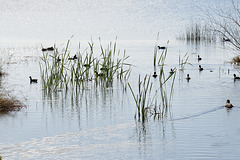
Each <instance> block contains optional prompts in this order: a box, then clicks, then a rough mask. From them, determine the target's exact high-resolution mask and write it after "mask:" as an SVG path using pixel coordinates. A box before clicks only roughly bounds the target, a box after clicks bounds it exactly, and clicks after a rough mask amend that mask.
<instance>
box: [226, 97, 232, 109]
mask: <svg viewBox="0 0 240 160" xmlns="http://www.w3.org/2000/svg"><path fill="white" fill-rule="evenodd" d="M225 107H226V108H232V107H233V105H232V104H231V103H230V100H229V99H228V100H227V102H226V104H225Z"/></svg>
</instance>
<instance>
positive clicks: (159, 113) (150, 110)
mask: <svg viewBox="0 0 240 160" xmlns="http://www.w3.org/2000/svg"><path fill="white" fill-rule="evenodd" d="M155 48H156V46H155ZM157 57H159V58H158V59H157ZM166 58H167V49H166V50H165V51H163V52H162V53H161V55H159V56H158V55H156V52H155V50H154V62H156V61H157V62H158V66H159V67H160V68H159V70H160V71H159V79H158V82H159V83H158V84H157V86H158V87H157V89H153V85H154V84H153V82H151V76H150V75H145V76H144V78H143V80H141V77H140V75H139V78H138V85H137V91H136V92H134V90H133V88H132V87H131V85H130V84H129V83H128V86H129V88H130V91H131V93H132V96H133V98H134V102H135V105H136V107H137V112H136V114H135V118H138V120H140V121H145V120H147V118H148V116H151V115H153V116H154V118H158V119H161V118H164V117H167V114H168V111H169V110H170V106H171V101H172V98H173V89H174V82H175V77H176V70H174V72H172V73H170V74H166V73H165V60H166ZM155 59H156V61H155ZM154 65H155V64H154ZM154 67H155V66H154ZM168 82H169V83H168ZM154 86H155V85H154ZM169 86H170V87H169ZM168 90H170V91H168Z"/></svg>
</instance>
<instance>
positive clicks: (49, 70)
mask: <svg viewBox="0 0 240 160" xmlns="http://www.w3.org/2000/svg"><path fill="white" fill-rule="evenodd" d="M99 41H100V55H99V57H96V56H94V43H93V42H92V41H91V42H88V47H87V48H86V49H85V50H84V51H83V52H81V51H80V49H81V47H80V43H79V46H78V49H79V50H78V51H77V53H76V54H75V55H76V57H77V59H75V60H73V59H72V58H71V57H70V50H69V45H70V40H68V42H67V45H66V47H65V48H64V49H63V50H62V51H61V52H59V50H58V48H56V46H55V47H54V51H53V52H52V53H43V56H42V57H41V59H40V60H41V61H40V62H39V65H40V73H41V79H42V84H43V88H46V89H48V90H49V91H51V90H57V89H62V88H64V89H68V88H69V87H70V86H71V87H72V88H76V89H77V90H78V89H84V88H85V84H86V83H85V82H88V81H92V80H94V81H95V82H96V84H100V86H101V87H110V86H112V83H113V80H114V79H115V78H117V79H118V80H120V81H124V80H126V79H127V78H128V77H129V75H130V71H131V64H129V63H126V61H127V59H128V58H129V56H126V51H124V53H123V56H122V57H121V55H122V53H121V52H120V50H117V43H116V42H115V43H112V42H110V43H109V45H108V46H107V48H106V49H104V47H103V45H102V44H101V40H100V39H99Z"/></svg>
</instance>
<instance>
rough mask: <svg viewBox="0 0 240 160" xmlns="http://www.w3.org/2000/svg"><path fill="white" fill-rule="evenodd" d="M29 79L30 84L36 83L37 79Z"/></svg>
mask: <svg viewBox="0 0 240 160" xmlns="http://www.w3.org/2000/svg"><path fill="white" fill-rule="evenodd" d="M29 78H30V83H37V81H38V80H37V79H32V77H31V76H29Z"/></svg>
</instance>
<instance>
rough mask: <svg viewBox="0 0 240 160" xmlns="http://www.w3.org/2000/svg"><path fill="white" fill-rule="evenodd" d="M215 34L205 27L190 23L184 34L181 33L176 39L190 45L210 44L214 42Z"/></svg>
mask: <svg viewBox="0 0 240 160" xmlns="http://www.w3.org/2000/svg"><path fill="white" fill-rule="evenodd" d="M217 37H218V36H217V34H216V33H215V32H214V31H213V30H211V29H210V28H208V27H207V25H201V24H199V23H195V24H194V23H192V24H191V26H189V27H187V28H186V29H185V33H182V34H181V35H179V36H178V37H177V39H180V40H186V41H187V42H191V43H198V42H200V41H204V42H208V43H212V42H214V43H215V42H216V40H217Z"/></svg>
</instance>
